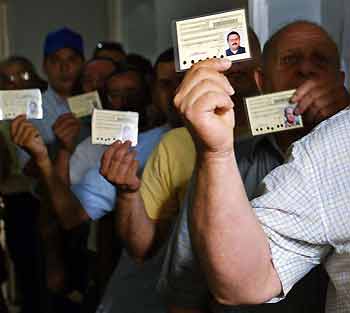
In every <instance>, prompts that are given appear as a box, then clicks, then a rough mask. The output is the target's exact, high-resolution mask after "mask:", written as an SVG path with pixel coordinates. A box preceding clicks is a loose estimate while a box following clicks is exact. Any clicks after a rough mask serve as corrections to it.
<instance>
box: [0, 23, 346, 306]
mask: <svg viewBox="0 0 350 313" xmlns="http://www.w3.org/2000/svg"><path fill="white" fill-rule="evenodd" d="M249 41H250V47H251V53H252V59H250V60H249V61H245V62H238V63H231V62H230V61H228V60H226V59H210V60H206V61H201V62H199V63H198V64H195V65H194V66H192V68H191V69H190V70H188V71H187V72H186V73H185V74H184V73H177V72H176V71H175V60H174V51H173V49H172V48H170V49H168V50H166V51H164V52H163V53H161V54H160V55H159V57H158V58H157V60H156V62H155V64H154V65H153V66H152V65H151V63H150V62H149V61H148V60H147V59H145V58H144V57H142V56H138V55H134V54H127V53H126V52H125V51H124V49H123V47H122V46H121V45H120V44H119V43H114V42H100V43H98V44H97V46H96V49H95V51H94V53H93V56H92V57H91V58H90V59H88V60H86V59H85V54H84V44H83V39H82V37H81V36H80V35H79V34H78V33H76V32H74V31H73V30H71V29H68V28H62V29H58V30H56V31H54V32H51V33H49V34H48V35H47V36H46V38H45V42H44V49H43V54H44V57H43V69H44V73H45V75H46V77H47V83H46V81H45V80H43V79H41V78H40V77H39V75H38V74H37V73H36V71H35V68H34V66H33V65H32V64H31V62H30V61H29V60H27V59H26V58H23V57H18V56H12V57H9V58H8V59H6V60H4V61H3V62H2V63H1V64H0V78H1V81H0V83H1V86H0V87H1V89H5V90H16V89H28V88H39V89H40V90H41V91H42V99H43V112H44V115H43V119H41V120H28V119H26V117H25V116H23V115H22V116H18V117H17V118H15V119H14V120H12V121H2V122H1V123H0V127H1V128H0V130H1V136H0V141H1V145H0V146H1V147H0V149H1V152H2V153H1V158H0V163H1V164H0V178H1V188H0V193H1V202H0V207H1V209H0V212H2V214H3V218H4V220H5V223H6V224H5V225H6V237H7V246H8V251H9V255H10V257H11V259H12V260H13V263H14V268H15V272H16V277H17V282H18V292H19V294H20V299H21V301H20V302H21V308H22V311H21V312H23V313H28V312H39V313H41V312H42V313H51V312H52V313H60V312H73V311H74V312H83V313H84V312H98V313H114V312H115V313H117V312H123V313H127V312H130V313H133V312H152V313H154V312H159V313H160V312H163V313H165V312H171V313H192V312H193V313H197V312H203V313H205V312H214V313H216V312H283V313H285V312H305V313H306V312H308V313H310V312H325V311H326V312H350V296H349V294H350V293H349V291H350V289H349V288H350V287H349V285H350V278H349V277H350V276H349V275H350V270H349V261H350V227H349V225H348V221H349V218H350V207H349V205H350V199H349V195H350V184H349V183H350V181H349V178H348V177H349V175H348V174H349V173H350V162H349V161H350V153H349V151H350V141H349V140H350V139H349V136H348V131H350V115H349V114H350V113H349V110H348V108H347V107H348V105H349V100H350V96H349V93H348V91H347V89H346V87H345V86H344V73H343V72H342V71H341V68H340V64H341V61H340V57H339V52H338V48H337V46H336V44H335V43H334V41H333V39H332V38H331V37H330V36H329V35H328V33H327V32H326V30H324V29H323V28H322V27H320V26H318V25H316V24H313V23H310V22H307V21H297V22H293V23H291V24H289V25H286V26H284V27H283V28H281V29H280V30H279V31H277V32H276V33H275V34H274V35H272V37H271V38H270V39H269V40H268V41H267V43H266V44H265V45H264V48H263V51H261V48H260V42H259V39H258V38H257V36H256V34H255V33H254V31H253V30H252V29H250V30H249ZM291 89H296V92H295V94H294V95H293V97H292V98H291V100H290V101H291V103H292V104H295V105H296V107H295V109H294V112H293V113H294V114H295V115H298V116H299V115H301V116H302V118H303V121H304V127H303V128H301V129H298V130H287V131H284V132H280V133H276V134H275V135H261V136H257V137H252V136H251V135H250V131H249V125H248V121H247V118H246V114H245V108H244V99H245V98H246V97H249V96H255V95H259V94H265V93H272V92H278V91H284V90H291ZM91 91H98V94H99V96H100V99H101V102H102V106H103V108H104V109H108V110H121V111H135V112H138V113H139V116H140V118H139V130H140V132H139V135H138V144H137V146H136V147H135V148H132V147H131V142H129V141H126V142H120V141H116V142H115V143H113V144H112V145H110V146H104V145H93V144H92V142H91V118H90V117H85V118H80V119H79V118H77V117H76V116H75V115H74V114H73V113H72V112H71V111H70V109H69V106H68V103H67V99H68V98H69V97H71V96H74V95H79V94H83V93H87V92H91ZM3 259H4V256H3V255H2V254H1V253H0V264H1V263H3ZM5 272H6V271H5V270H2V269H1V268H0V280H1V279H2V280H5V279H6V273H5ZM0 300H1V298H0ZM0 303H2V306H3V308H4V309H3V310H4V312H6V311H5V310H6V304H5V302H4V301H0ZM1 312H2V311H1Z"/></svg>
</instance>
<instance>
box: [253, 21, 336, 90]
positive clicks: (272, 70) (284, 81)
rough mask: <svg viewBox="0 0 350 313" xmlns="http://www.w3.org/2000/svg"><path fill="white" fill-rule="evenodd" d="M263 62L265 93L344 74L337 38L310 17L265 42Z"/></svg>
mask: <svg viewBox="0 0 350 313" xmlns="http://www.w3.org/2000/svg"><path fill="white" fill-rule="evenodd" d="M262 65H263V66H262V73H260V74H259V73H258V74H257V75H256V78H257V79H258V81H257V83H258V86H259V88H260V89H261V90H262V91H263V92H265V93H266V92H277V91H282V90H288V89H295V88H298V87H299V86H300V85H302V84H303V83H304V82H305V81H307V80H310V79H319V78H322V77H323V78H324V77H328V78H330V79H339V78H341V77H342V74H343V73H341V71H340V59H339V52H338V48H337V45H336V44H335V42H334V41H333V39H332V38H331V37H330V35H329V34H328V33H327V32H326V31H325V30H324V29H323V28H322V27H320V26H319V25H317V24H315V23H312V22H307V21H297V22H293V23H291V24H288V25H287V26H284V27H283V28H281V29H280V30H279V31H277V32H276V33H275V34H274V35H273V36H272V37H271V38H270V39H269V40H268V41H267V42H266V44H265V46H264V50H263V56H262ZM339 74H341V75H339Z"/></svg>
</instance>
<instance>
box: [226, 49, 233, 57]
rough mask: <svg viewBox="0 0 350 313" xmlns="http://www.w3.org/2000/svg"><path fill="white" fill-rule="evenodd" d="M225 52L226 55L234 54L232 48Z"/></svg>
mask: <svg viewBox="0 0 350 313" xmlns="http://www.w3.org/2000/svg"><path fill="white" fill-rule="evenodd" d="M225 52H226V55H227V56H230V55H233V53H232V51H231V49H226V51H225Z"/></svg>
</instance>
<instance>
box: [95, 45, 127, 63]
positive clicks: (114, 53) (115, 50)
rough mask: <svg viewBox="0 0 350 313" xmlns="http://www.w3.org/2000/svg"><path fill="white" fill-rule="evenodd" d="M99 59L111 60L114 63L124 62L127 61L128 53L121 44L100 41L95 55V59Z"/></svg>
mask: <svg viewBox="0 0 350 313" xmlns="http://www.w3.org/2000/svg"><path fill="white" fill-rule="evenodd" d="M98 57H105V58H110V59H112V60H113V61H114V62H122V61H125V59H126V53H125V50H124V48H123V46H122V44H120V43H119V42H114V41H100V42H99V43H98V44H97V45H96V47H95V50H94V53H93V58H98Z"/></svg>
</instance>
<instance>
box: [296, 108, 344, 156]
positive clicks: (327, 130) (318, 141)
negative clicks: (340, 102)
mask: <svg viewBox="0 0 350 313" xmlns="http://www.w3.org/2000/svg"><path fill="white" fill-rule="evenodd" d="M349 132H350V107H347V108H346V109H344V110H342V111H340V112H339V113H337V114H335V115H333V116H332V117H330V118H328V119H327V120H325V121H323V122H321V123H320V124H319V125H317V126H316V127H315V128H314V129H313V130H312V131H311V132H310V133H309V134H308V135H306V136H305V137H303V138H301V139H300V140H299V141H297V142H296V144H300V145H303V146H306V147H308V148H312V147H315V146H319V147H320V148H321V147H322V146H324V148H327V149H332V147H334V146H338V145H339V140H340V138H341V140H342V145H349V148H350V136H349Z"/></svg>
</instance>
